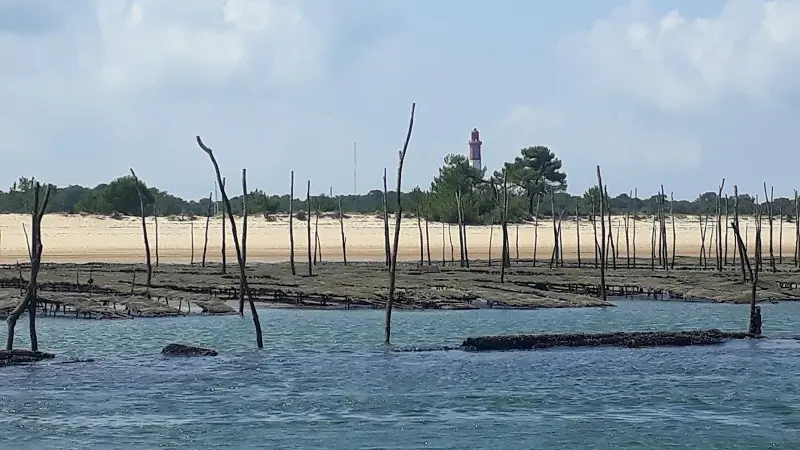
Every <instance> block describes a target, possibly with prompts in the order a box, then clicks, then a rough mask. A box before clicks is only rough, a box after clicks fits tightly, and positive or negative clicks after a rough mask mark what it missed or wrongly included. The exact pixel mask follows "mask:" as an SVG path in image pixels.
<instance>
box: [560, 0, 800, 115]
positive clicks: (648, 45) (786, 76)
mask: <svg viewBox="0 0 800 450" xmlns="http://www.w3.org/2000/svg"><path fill="white" fill-rule="evenodd" d="M560 51H561V53H562V55H563V56H564V57H565V58H566V59H567V60H569V61H570V62H571V63H572V64H573V67H574V68H576V69H578V70H582V71H583V73H588V74H591V77H587V80H585V81H586V82H587V84H588V85H589V86H591V88H593V89H605V90H608V91H609V92H611V93H614V94H616V95H618V96H620V97H622V98H624V99H626V100H629V101H632V102H635V103H638V104H641V105H644V106H649V107H654V108H657V109H659V110H661V111H663V112H668V113H689V112H700V113H702V112H705V113H708V112H710V111H712V110H713V109H714V108H715V107H717V106H719V105H720V104H721V103H724V102H726V101H730V100H734V101H745V102H749V103H752V104H755V105H764V104H770V103H774V102H780V99H779V98H778V97H779V96H780V95H781V94H784V93H787V92H795V91H796V89H797V87H798V84H797V83H798V81H797V78H796V77H795V76H794V75H793V73H796V69H798V68H800V65H799V64H798V63H799V62H800V2H798V1H796V0H776V1H769V2H754V1H750V0H731V1H728V2H726V3H725V5H724V7H723V8H722V10H721V11H720V12H719V13H718V14H717V15H713V16H710V17H684V16H683V15H682V14H681V13H680V12H679V11H676V10H672V11H669V12H667V13H666V14H663V15H656V14H654V13H653V11H651V9H650V7H649V3H647V2H641V1H634V2H631V3H630V4H629V5H627V6H623V7H620V8H617V9H616V10H615V11H614V12H613V14H611V16H610V17H608V18H604V19H600V20H597V21H595V22H594V23H593V24H592V26H591V28H590V29H589V30H587V31H585V32H581V33H578V34H576V35H573V36H571V37H569V38H567V39H565V40H564V41H563V42H562V43H561V46H560Z"/></svg>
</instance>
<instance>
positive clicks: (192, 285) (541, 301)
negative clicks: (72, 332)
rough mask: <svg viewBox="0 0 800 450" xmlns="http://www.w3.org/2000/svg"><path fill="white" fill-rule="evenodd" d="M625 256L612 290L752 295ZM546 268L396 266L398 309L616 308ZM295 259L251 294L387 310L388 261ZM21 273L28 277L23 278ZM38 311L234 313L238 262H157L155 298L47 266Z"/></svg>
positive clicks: (717, 278) (94, 275) (131, 271)
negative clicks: (503, 276)
mask: <svg viewBox="0 0 800 450" xmlns="http://www.w3.org/2000/svg"><path fill="white" fill-rule="evenodd" d="M626 265H627V263H626V261H625V260H622V261H617V269H616V270H614V269H609V270H608V271H607V275H606V283H607V286H608V287H609V295H627V296H649V297H651V298H657V299H662V300H669V299H673V300H685V301H693V300H698V301H715V302H731V303H745V302H749V301H750V285H749V284H745V283H742V274H741V270H740V268H739V267H738V266H733V265H730V264H729V266H728V267H726V268H725V269H724V270H723V271H722V272H718V271H716V270H714V269H713V268H703V267H700V266H698V265H697V260H696V258H694V259H689V258H679V261H677V262H676V267H675V269H674V270H668V271H664V270H651V268H650V263H649V260H647V261H639V262H638V264H637V265H638V268H632V267H631V268H627V267H626ZM567 266H568V267H563V268H562V267H559V268H552V269H551V268H549V262H542V261H540V262H537V264H536V265H534V264H533V263H532V262H531V261H519V262H516V261H512V266H511V267H510V268H508V269H506V279H505V282H504V283H501V282H500V266H499V264H498V263H494V264H493V265H492V266H489V265H488V263H487V262H486V261H473V262H471V268H470V269H467V268H461V267H459V265H458V263H456V264H455V265H453V264H451V263H449V262H448V264H447V265H442V264H441V262H440V263H439V264H432V265H431V266H428V265H427V264H426V265H423V266H419V265H418V264H411V263H405V264H398V273H397V295H396V298H397V300H396V303H395V305H396V306H395V307H397V308H400V309H478V308H524V309H535V308H570V307H605V306H613V305H612V304H610V303H608V302H604V301H602V300H601V299H599V298H598V286H599V283H600V281H599V280H600V277H599V270H597V269H595V268H594V263H593V261H588V264H587V261H584V263H583V265H582V267H580V268H579V267H577V266H576V263H575V262H568V263H567ZM312 272H313V275H312V276H309V275H308V264H307V263H305V262H304V263H298V264H296V275H292V273H291V268H290V266H289V264H288V263H278V264H267V263H254V264H251V265H249V266H248V268H247V274H248V280H249V284H250V288H251V293H252V294H253V298H254V300H255V301H256V302H258V303H259V306H261V307H287V308H289V307H291V308H314V309H325V308H343V309H351V308H382V307H383V306H384V304H385V302H386V294H387V290H388V280H389V274H388V270H387V269H386V267H385V266H384V265H383V264H381V263H351V264H348V265H346V266H345V265H343V264H342V263H340V262H331V263H318V264H316V265H312ZM20 273H21V275H22V278H23V280H22V281H20ZM27 275H28V268H27V267H25V266H23V267H21V268H18V267H17V266H16V265H6V266H0V315H5V314H7V312H8V311H9V310H11V309H13V307H14V306H15V305H16V304H17V303H18V302H19V299H20V297H21V292H22V286H24V284H25V283H26V282H27ZM39 282H40V284H39V291H38V305H39V308H40V311H41V314H49V315H54V316H60V315H64V316H66V317H77V318H131V317H163V316H176V315H186V314H231V313H235V312H236V310H237V309H238V308H237V306H238V305H237V304H236V301H235V300H236V299H237V298H238V286H239V276H238V267H237V266H236V265H235V264H229V265H228V268H227V273H225V274H223V273H222V268H221V266H220V265H219V264H214V265H207V266H206V267H201V266H200V265H194V266H190V265H164V264H162V265H160V266H158V267H154V268H153V279H152V284H151V288H150V290H149V296H148V295H147V289H146V286H145V285H146V272H145V267H144V265H143V264H139V265H130V264H108V263H91V264H47V265H44V266H43V267H42V270H41V272H40V275H39ZM798 282H800V271H799V270H798V269H795V268H794V267H793V266H791V265H789V264H784V265H781V266H779V267H778V271H776V272H775V273H773V272H771V271H770V270H769V266H768V264H767V262H766V261H765V271H764V272H762V273H761V275H760V282H759V289H758V294H757V295H758V300H759V301H787V300H795V299H797V298H798V297H800V295H799V294H800V291H798V290H797V286H796V283H798Z"/></svg>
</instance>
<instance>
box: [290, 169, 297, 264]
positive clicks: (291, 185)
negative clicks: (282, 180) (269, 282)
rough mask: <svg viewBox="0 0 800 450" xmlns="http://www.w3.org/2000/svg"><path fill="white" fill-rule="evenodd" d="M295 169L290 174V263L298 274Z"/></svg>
mask: <svg viewBox="0 0 800 450" xmlns="http://www.w3.org/2000/svg"><path fill="white" fill-rule="evenodd" d="M293 221H294V170H292V171H291V173H290V174H289V264H290V265H291V267H292V275H297V270H296V268H295V266H294V222H293Z"/></svg>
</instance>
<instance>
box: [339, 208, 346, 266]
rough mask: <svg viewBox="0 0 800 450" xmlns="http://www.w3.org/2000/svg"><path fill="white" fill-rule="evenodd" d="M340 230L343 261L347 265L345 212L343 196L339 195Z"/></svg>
mask: <svg viewBox="0 0 800 450" xmlns="http://www.w3.org/2000/svg"><path fill="white" fill-rule="evenodd" d="M339 231H340V232H341V233H342V262H344V265H345V266H346V265H347V237H345V235H344V212H342V196H341V195H340V196H339Z"/></svg>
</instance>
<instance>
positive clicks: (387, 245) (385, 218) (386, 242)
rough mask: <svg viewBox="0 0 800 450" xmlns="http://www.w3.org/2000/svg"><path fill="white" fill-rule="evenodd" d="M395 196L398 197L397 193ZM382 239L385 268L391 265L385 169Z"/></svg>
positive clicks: (384, 171)
mask: <svg viewBox="0 0 800 450" xmlns="http://www.w3.org/2000/svg"><path fill="white" fill-rule="evenodd" d="M397 195H400V193H399V192H398V193H397ZM383 238H384V247H385V251H386V267H389V266H390V265H391V263H392V261H391V260H392V246H391V244H390V243H389V191H388V189H387V187H386V168H385V167H384V168H383Z"/></svg>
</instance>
